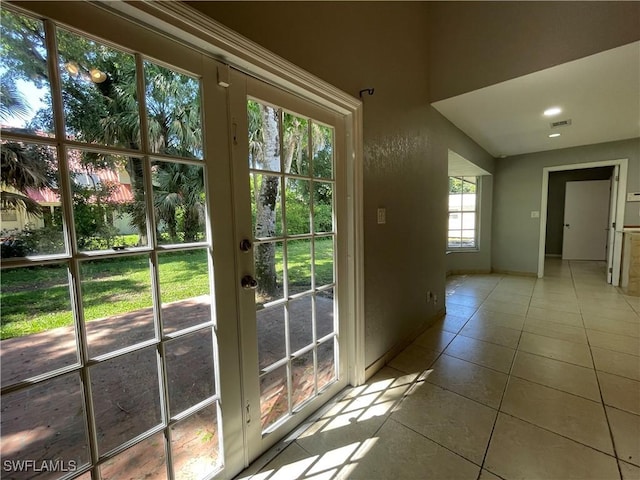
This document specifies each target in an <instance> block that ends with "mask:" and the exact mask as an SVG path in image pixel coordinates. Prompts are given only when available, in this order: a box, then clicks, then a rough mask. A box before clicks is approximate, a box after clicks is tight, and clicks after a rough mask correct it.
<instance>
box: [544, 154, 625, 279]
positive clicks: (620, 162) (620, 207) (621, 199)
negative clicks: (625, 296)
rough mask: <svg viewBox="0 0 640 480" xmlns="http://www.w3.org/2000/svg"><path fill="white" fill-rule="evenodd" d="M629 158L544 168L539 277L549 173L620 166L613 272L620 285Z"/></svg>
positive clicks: (545, 229) (545, 226) (545, 231)
mask: <svg viewBox="0 0 640 480" xmlns="http://www.w3.org/2000/svg"><path fill="white" fill-rule="evenodd" d="M628 163H629V159H627V158H620V159H616V160H602V161H596V162H587V163H574V164H569V165H556V166H553V167H544V168H543V169H542V200H541V202H540V243H539V245H538V278H542V277H544V259H545V243H546V240H547V204H548V196H549V174H550V173H551V172H561V171H565V170H584V169H587V168H597V167H609V166H614V167H615V166H616V165H617V166H618V167H619V169H620V172H619V182H618V195H617V200H616V203H617V209H616V210H617V211H616V218H615V224H616V227H615V228H616V230H615V239H614V244H613V251H614V258H613V272H612V281H611V284H612V285H614V286H618V285H619V283H620V264H621V255H620V254H621V250H622V226H623V225H624V209H625V202H626V196H627V169H628Z"/></svg>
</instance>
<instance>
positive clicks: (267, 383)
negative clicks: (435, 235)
mask: <svg viewBox="0 0 640 480" xmlns="http://www.w3.org/2000/svg"><path fill="white" fill-rule="evenodd" d="M230 95H231V109H232V112H233V114H232V117H233V118H232V128H233V131H234V132H236V133H234V139H233V149H232V150H233V176H234V187H235V196H234V205H235V208H236V212H237V215H236V245H237V248H238V250H239V252H240V253H239V255H238V274H239V275H240V287H241V291H240V301H239V305H240V317H241V332H242V336H243V339H245V340H246V341H243V349H242V365H243V372H244V375H245V377H244V382H243V392H244V397H245V410H244V414H245V423H246V425H247V437H248V440H249V442H248V443H249V445H248V452H247V454H248V459H249V461H251V460H253V459H254V458H255V457H256V456H258V455H259V454H260V453H262V452H263V451H264V450H266V449H267V448H268V447H269V446H271V445H273V443H275V442H276V441H277V440H278V439H279V438H281V437H282V435H283V434H284V433H286V432H288V431H290V430H291V429H292V428H293V427H294V426H295V425H297V424H298V423H300V421H302V420H303V419H304V418H305V415H308V413H309V412H311V411H313V409H315V408H317V407H318V406H319V405H320V404H321V403H322V402H325V401H326V400H327V399H328V398H330V397H331V396H332V395H333V394H335V393H337V392H338V391H339V390H340V389H341V388H343V387H344V386H345V385H346V378H347V375H346V369H345V366H346V364H347V361H346V351H347V347H346V345H347V342H346V336H347V333H346V328H345V323H346V322H342V321H341V320H340V303H339V300H340V299H341V298H343V297H344V296H345V295H346V294H345V292H344V289H343V288H341V287H342V283H341V282H340V281H339V280H340V278H341V276H342V275H343V268H344V264H345V263H346V262H345V261H344V258H343V257H341V255H342V252H344V251H345V243H344V236H343V235H341V232H342V231H343V230H344V229H345V225H344V223H343V222H344V220H343V218H344V216H343V215H342V214H341V213H340V212H341V211H343V210H344V208H345V205H344V199H345V195H344V188H345V181H344V177H345V172H344V164H345V162H344V159H343V158H342V157H341V155H342V153H341V152H343V151H344V141H345V139H344V125H343V123H344V119H343V118H341V117H340V116H339V115H337V114H335V113H333V112H330V111H327V110H325V109H322V108H320V107H317V106H315V105H313V104H311V103H310V102H307V101H303V100H301V99H300V98H297V97H294V96H293V95H290V94H287V93H285V92H283V91H281V90H279V89H277V88H275V87H271V86H269V85H267V84H265V83H262V82H260V81H258V80H256V79H253V78H251V77H248V76H246V75H243V74H241V73H240V72H234V74H233V76H232V82H231V88H230Z"/></svg>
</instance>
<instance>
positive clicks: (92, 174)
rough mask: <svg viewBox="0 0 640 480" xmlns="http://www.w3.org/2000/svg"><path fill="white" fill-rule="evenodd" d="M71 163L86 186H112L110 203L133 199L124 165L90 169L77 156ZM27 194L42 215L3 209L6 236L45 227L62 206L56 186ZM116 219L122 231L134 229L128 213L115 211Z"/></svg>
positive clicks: (75, 179)
mask: <svg viewBox="0 0 640 480" xmlns="http://www.w3.org/2000/svg"><path fill="white" fill-rule="evenodd" d="M69 167H70V169H71V171H72V180H73V182H74V183H75V185H77V186H79V187H84V188H100V187H107V188H108V189H109V190H110V195H109V196H108V197H107V198H106V199H103V201H106V202H108V203H110V204H127V203H130V202H132V201H133V198H134V197H133V192H132V190H131V178H130V177H129V174H128V172H127V171H126V170H125V169H124V168H118V169H117V170H109V169H99V170H93V171H89V170H88V169H87V168H86V167H83V166H81V165H80V163H79V162H78V161H77V159H75V160H72V161H71V162H70V165H69ZM9 191H10V190H9ZM27 195H28V197H29V198H30V199H31V200H33V201H35V202H37V203H38V204H39V205H40V206H41V207H42V215H41V216H35V215H29V214H28V213H27V212H26V211H25V210H24V209H21V208H7V209H2V213H1V215H2V217H1V220H2V225H1V226H0V230H1V231H2V236H7V234H13V233H17V232H21V231H23V230H24V229H25V228H27V227H30V228H35V229H38V228H43V227H45V226H47V224H48V223H49V222H50V221H51V219H52V218H53V217H54V216H55V215H56V214H57V211H59V210H60V208H61V204H60V196H59V195H58V193H57V191H55V190H54V189H51V188H41V189H28V191H27ZM112 220H113V225H114V227H116V228H117V229H118V231H119V233H120V234H128V233H134V229H132V227H131V226H130V224H129V216H128V215H127V214H117V213H114V215H113V219H112Z"/></svg>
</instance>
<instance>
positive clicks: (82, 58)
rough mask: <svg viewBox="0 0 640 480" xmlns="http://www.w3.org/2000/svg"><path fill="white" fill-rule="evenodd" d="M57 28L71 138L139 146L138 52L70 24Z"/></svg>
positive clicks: (116, 144)
mask: <svg viewBox="0 0 640 480" xmlns="http://www.w3.org/2000/svg"><path fill="white" fill-rule="evenodd" d="M57 33H58V35H57V41H58V65H59V68H60V80H61V83H62V100H63V102H64V117H65V127H66V135H67V138H68V139H70V140H76V141H80V142H86V143H94V144H100V145H109V146H115V147H125V148H128V149H133V150H138V149H139V148H140V114H139V109H138V99H137V94H136V89H137V84H136V62H135V58H134V56H133V55H131V54H130V53H125V52H122V51H120V50H116V49H115V48H111V47H108V46H106V45H104V44H101V43H98V42H94V41H93V40H89V39H88V38H86V37H83V36H80V35H77V34H75V33H72V32H69V31H67V30H63V29H58V32H57Z"/></svg>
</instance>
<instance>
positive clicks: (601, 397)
mask: <svg viewBox="0 0 640 480" xmlns="http://www.w3.org/2000/svg"><path fill="white" fill-rule="evenodd" d="M568 263H569V272H570V273H571V281H572V282H573V288H574V289H575V288H576V279H575V276H574V275H573V268H572V266H571V262H568ZM576 295H577V290H576ZM580 319H581V320H582V326H583V328H584V330H585V335H586V337H587V345H588V347H589V356H590V358H591V364H592V365H593V373H594V374H595V376H596V384H597V385H598V392H599V393H600V404H601V405H602V410H603V413H604V418H605V420H606V422H607V428H608V429H609V438H610V440H611V447H612V448H613V455H614V458H615V460H616V466H617V467H618V475H619V477H620V479H621V480H622V478H623V476H622V468H621V467H620V457H619V456H618V450H617V449H616V442H615V440H614V438H613V429H612V428H611V422H610V421H609V414H608V412H607V407H606V405H605V403H604V396H603V395H602V386H601V385H600V377H598V370H597V369H596V362H595V359H594V358H593V351H592V350H591V342H590V340H589V335H587V328H586V326H585V324H584V317H583V316H582V308H580Z"/></svg>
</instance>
